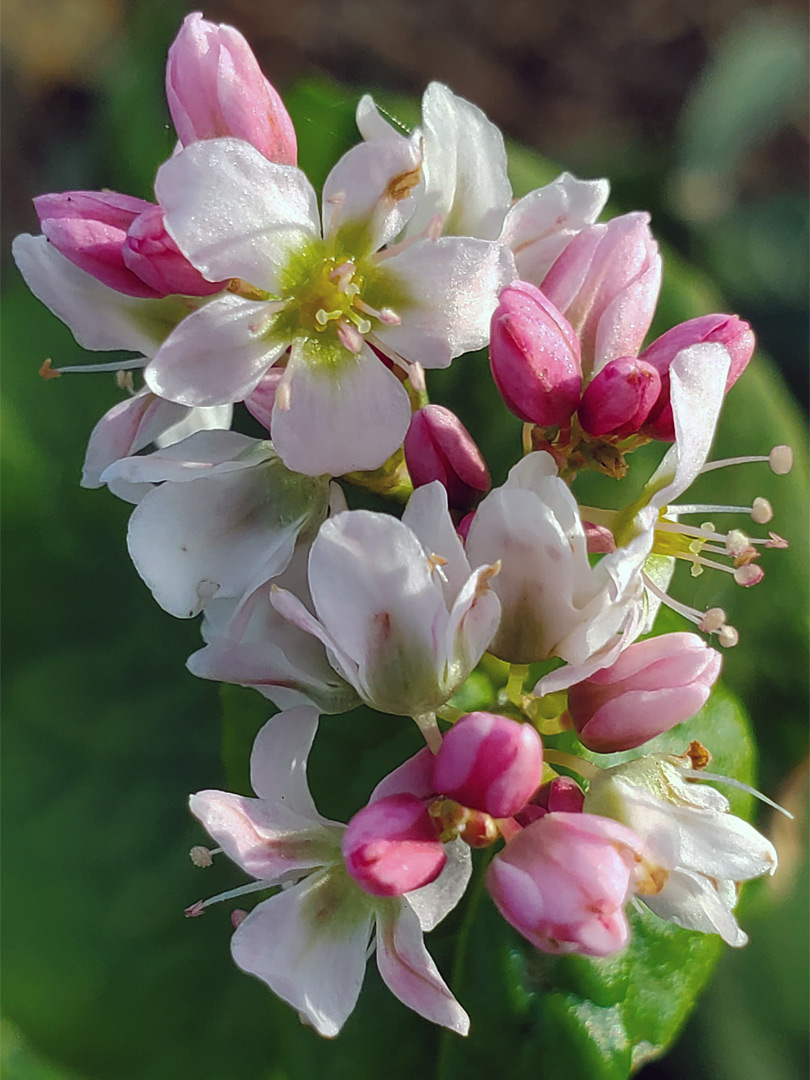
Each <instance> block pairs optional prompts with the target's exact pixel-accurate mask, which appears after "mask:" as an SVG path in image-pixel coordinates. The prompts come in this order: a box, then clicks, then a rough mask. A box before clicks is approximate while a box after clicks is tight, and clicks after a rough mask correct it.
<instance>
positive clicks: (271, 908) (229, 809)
mask: <svg viewBox="0 0 810 1080" xmlns="http://www.w3.org/2000/svg"><path fill="white" fill-rule="evenodd" d="M317 726H318V713H317V710H316V709H313V708H308V707H301V708H296V709H290V710H288V711H286V712H283V713H280V714H279V715H278V716H276V717H274V718H273V719H272V720H270V721H269V722H268V723H267V724H265V726H264V727H263V728H262V729H261V731H260V732H259V734H258V735H257V737H256V741H255V743H254V746H253V752H252V754H251V758H250V771H251V783H252V786H253V790H254V791H255V792H256V795H257V796H258V797H257V798H255V799H250V798H244V797H243V796H241V795H232V794H230V793H228V792H224V791H201V792H198V793H197V794H196V795H192V796H191V798H190V800H189V806H190V808H191V811H192V813H193V814H194V815H195V816H196V817H197V818H199V820H200V821H201V822H202V824H203V825H204V826H205V828H206V830H207V831H208V832H209V833H210V834H211V836H212V837H213V838H214V840H216V842H217V844H218V845H219V846H220V847H221V848H222V850H223V851H224V852H225V854H226V855H227V856H228V857H229V858H230V859H232V860H233V861H234V862H235V863H236V864H237V865H238V866H240V867H241V868H242V869H243V870H244V871H245V872H246V873H247V874H250V875H251V877H253V878H256V879H257V880H256V881H255V882H254V883H252V884H250V885H247V886H245V887H244V888H243V889H234V890H232V891H231V892H228V893H227V894H223V895H222V896H221V897H213V898H212V899H211V900H208V901H204V902H200V903H198V904H194V905H192V906H191V908H189V909H188V911H187V914H189V915H199V914H201V913H202V911H203V910H204V909H205V908H206V907H207V906H208V905H209V904H211V903H214V902H215V901H217V900H220V899H222V900H225V899H231V898H234V897H236V896H238V895H242V894H245V893H250V892H255V891H260V890H263V889H269V888H271V887H272V886H275V885H282V886H283V887H282V889H281V890H280V891H279V892H277V893H276V894H275V895H274V896H271V897H270V899H269V900H264V901H262V902H261V903H260V904H258V905H257V906H256V907H255V908H254V909H253V910H252V911H251V912H250V914H249V915H248V916H247V917H246V918H245V919H244V920H243V921H242V922H240V923H239V925H238V927H237V929H236V932H235V933H234V935H233V938H232V940H231V953H232V955H233V958H234V960H235V961H236V963H237V964H238V966H239V967H240V968H242V970H243V971H246V972H248V973H249V974H251V975H255V976H256V977H257V978H259V979H261V980H262V982H264V983H266V984H267V985H268V986H269V987H270V989H271V990H272V991H273V992H274V993H276V994H278V996H279V997H281V998H283V1000H284V1001H286V1002H288V1003H289V1004H290V1005H292V1006H293V1008H295V1009H297V1010H298V1011H299V1013H301V1015H302V1017H304V1018H306V1020H307V1021H308V1022H309V1023H311V1024H312V1026H313V1027H314V1028H315V1030H316V1031H317V1032H318V1033H319V1034H321V1035H324V1036H326V1037H328V1038H332V1037H334V1036H335V1035H337V1034H338V1032H339V1031H340V1029H341V1027H342V1026H343V1024H344V1023H345V1021H346V1019H347V1018H348V1016H349V1014H350V1013H351V1012H352V1010H353V1009H354V1006H355V1004H356V1003H357V998H358V995H359V993H360V987H361V985H362V982H363V976H364V974H365V968H366V959H367V956H368V945H369V938H370V936H371V934H372V932H375V933H376V949H377V966H378V968H379V970H380V975H381V976H382V978H383V981H384V982H385V984H386V985H387V986H388V988H389V989H390V990H391V992H392V993H393V994H395V995H396V997H398V998H399V999H400V1001H402V1002H403V1003H404V1004H405V1005H407V1006H408V1007H409V1008H411V1009H413V1010H414V1011H415V1012H417V1013H419V1015H420V1016H424V1017H426V1018H427V1019H428V1020H431V1021H433V1023H436V1024H441V1025H443V1026H444V1027H448V1028H450V1029H451V1030H452V1031H456V1032H458V1033H459V1034H461V1035H466V1033H467V1031H468V1029H469V1020H468V1017H467V1014H466V1013H465V1012H464V1010H463V1009H462V1008H461V1006H460V1005H459V1004H458V1002H457V1001H456V999H455V998H454V997H453V995H452V994H451V993H450V991H449V990H448V988H447V986H446V984H445V982H444V980H443V979H442V977H441V975H440V974H439V971H438V969H437V968H436V965H435V964H434V962H433V960H432V959H431V957H430V955H429V953H428V952H427V950H426V949H425V945H424V941H423V939H422V935H423V931H424V930H428V929H432V928H433V926H435V925H436V924H437V923H438V922H440V921H441V919H443V918H444V916H445V915H447V913H448V912H449V911H451V910H452V908H453V907H455V905H456V903H457V902H458V900H459V898H460V897H461V895H462V893H463V892H464V888H465V886H466V884H467V881H468V880H469V875H470V860H469V856H468V853H467V857H466V858H464V859H458V858H450V859H448V862H447V864H446V866H445V868H444V870H443V871H442V873H441V874H440V875H439V877H438V878H437V879H436V881H434V882H432V883H431V884H430V885H426V886H424V887H423V888H421V889H418V890H415V891H414V892H412V893H408V894H406V895H404V896H401V897H396V898H382V897H377V896H371V895H370V894H369V893H367V892H364V891H363V890H362V889H361V888H360V886H359V885H357V884H356V882H355V881H354V880H353V879H352V878H351V877H350V876H349V874H348V873H347V871H346V869H345V866H344V862H343V855H342V852H341V843H342V839H343V833H344V832H345V826H344V825H341V824H339V823H337V822H334V821H329V820H328V819H327V818H324V817H322V816H321V814H319V813H318V811H317V810H316V808H315V804H314V802H313V801H312V796H311V795H310V792H309V788H308V786H307V780H306V762H307V756H308V754H309V750H310V747H311V745H312V741H313V739H314V737H315V731H316V729H317Z"/></svg>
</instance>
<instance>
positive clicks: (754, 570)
mask: <svg viewBox="0 0 810 1080" xmlns="http://www.w3.org/2000/svg"><path fill="white" fill-rule="evenodd" d="M764 577H765V571H764V570H763V569H762V567H760V566H754V565H752V564H751V563H748V564H746V565H745V566H739V567H738V568H737V569H736V570H735V571H734V580H735V581H736V583H737V584H738V585H742V587H743V588H744V589H750V587H751V586H752V585H758V584H759V582H760V581H762V579H763V578H764Z"/></svg>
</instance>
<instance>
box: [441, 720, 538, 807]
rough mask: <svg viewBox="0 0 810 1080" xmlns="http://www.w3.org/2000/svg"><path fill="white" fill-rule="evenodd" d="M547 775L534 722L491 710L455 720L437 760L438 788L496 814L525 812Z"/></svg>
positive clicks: (464, 804) (443, 793)
mask: <svg viewBox="0 0 810 1080" xmlns="http://www.w3.org/2000/svg"><path fill="white" fill-rule="evenodd" d="M542 774H543V744H542V743H541V741H540V736H539V735H538V734H537V732H536V731H535V729H534V728H533V727H532V726H531V724H522V723H519V722H518V721H516V720H509V719H508V718H507V717H505V716H496V715H494V714H493V713H486V712H474V713H468V715H467V716H463V717H462V718H461V720H459V721H458V722H457V723H455V724H454V725H453V727H452V728H451V729H450V730H449V731H448V732H447V734H446V735H445V736H444V738H443V739H442V744H441V746H440V747H439V752H438V753H437V754H436V759H435V761H434V764H433V783H434V786H435V788H436V791H438V792H441V794H442V795H446V796H447V797H448V798H451V799H455V800H456V801H457V802H460V803H461V804H462V805H463V806H468V807H470V808H471V809H473V810H483V811H484V813H486V814H490V815H491V816H492V817H494V818H505V817H511V816H512V815H513V814H516V813H517V812H518V811H519V810H521V809H522V808H523V807H524V806H525V805H526V803H527V802H528V801H529V799H530V798H531V797H532V795H534V793H535V791H537V789H538V787H539V786H540V780H541V777H542Z"/></svg>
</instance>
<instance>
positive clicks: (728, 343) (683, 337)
mask: <svg viewBox="0 0 810 1080" xmlns="http://www.w3.org/2000/svg"><path fill="white" fill-rule="evenodd" d="M704 342H714V343H716V344H718V345H722V346H724V348H725V349H726V351H727V352H728V354H729V357H730V359H731V365H730V367H729V370H728V376H727V377H726V391H728V390H730V389H731V387H732V386H733V385H734V383H735V382H736V381H737V379H739V377H740V375H742V373H743V372H744V371H745V369H746V367H747V365H748V361H749V360H750V359H751V357H752V356H753V353H754V348H755V346H756V338H755V337H754V332H753V330H752V329H751V327H750V326H749V325H748V323H747V322H744V321H743V320H742V319H738V318H737V316H736V315H701V316H700V317H699V318H697V319H689V320H688V321H687V322H684V323H680V324H679V325H678V326H674V327H673V328H672V329H671V330H667V332H666V333H665V334H662V335H661V337H659V338H656V340H655V341H654V342H653V343H652V344H651V345H648V346H647V348H646V349H645V350H644V352H643V353H642V354H641V356H640V357H639V359H641V360H644V361H646V363H648V364H652V366H653V367H654V368H655V369H656V370H657V371H658V373H659V374H660V376H661V393H660V394H659V397H658V401H657V402H656V403H655V407H654V408H653V410H652V412H651V414H650V418H649V420H648V422H647V425H646V427H645V429H644V430H645V434H647V435H649V436H651V437H652V438H654V439H660V440H662V441H664V442H672V441H673V440H674V438H675V426H674V422H673V419H672V406H671V404H670V401H669V368H670V365H671V364H672V361H673V360H674V359H675V357H676V356H677V355H678V353H679V352H680V351H681V350H682V349H687V348H689V347H690V346H691V345H699V344H702V343H704Z"/></svg>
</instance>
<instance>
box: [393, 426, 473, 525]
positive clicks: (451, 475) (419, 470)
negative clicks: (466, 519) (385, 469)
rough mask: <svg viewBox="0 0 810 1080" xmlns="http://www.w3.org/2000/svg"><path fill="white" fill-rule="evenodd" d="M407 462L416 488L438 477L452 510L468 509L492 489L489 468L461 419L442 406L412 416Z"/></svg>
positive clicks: (407, 439) (406, 449) (406, 447)
mask: <svg viewBox="0 0 810 1080" xmlns="http://www.w3.org/2000/svg"><path fill="white" fill-rule="evenodd" d="M405 462H406V464H407V466H408V472H409V473H410V474H411V480H412V481H413V486H414V487H415V488H417V487H422V485H423V484H429V483H431V481H433V480H438V481H439V482H440V483H441V484H442V486H443V487H444V488H445V490H446V491H447V503H448V505H449V507H450V509H451V510H469V509H470V507H471V506H473V505H474V504H475V503H476V502H478V500H479V499H480V498H481V496H482V495H483V494H484V493H485V492H487V491H489V484H490V480H489V469H487V466H486V462H485V461H484V459H483V457H482V456H481V451H480V450H479V449H478V447H477V446H476V445H475V443H474V442H473V438H472V436H471V435H470V433H469V432H468V431H467V429H466V428H465V427H464V425H463V424H462V422H461V421H460V420H459V418H458V417H457V416H456V415H455V413H452V412H451V411H450V410H449V409H445V408H443V406H441V405H426V406H425V407H424V408H423V409H419V411H418V412H415V413H414V414H413V416H412V417H411V424H410V427H409V428H408V433H407V435H406V436H405Z"/></svg>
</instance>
